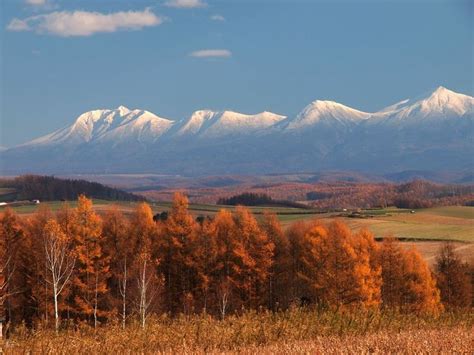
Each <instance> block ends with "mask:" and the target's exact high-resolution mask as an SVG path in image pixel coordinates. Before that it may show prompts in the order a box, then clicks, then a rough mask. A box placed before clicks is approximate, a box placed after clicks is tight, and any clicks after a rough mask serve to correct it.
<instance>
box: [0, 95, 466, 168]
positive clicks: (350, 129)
mask: <svg viewBox="0 0 474 355" xmlns="http://www.w3.org/2000/svg"><path fill="white" fill-rule="evenodd" d="M473 103H474V98H473V97H471V96H467V95H463V94H458V93H455V92H453V91H450V90H448V89H446V88H443V87H439V88H437V89H436V90H434V91H432V92H430V93H428V94H426V95H422V96H420V97H417V98H414V99H409V100H404V101H401V102H399V103H397V104H394V105H392V106H389V107H387V108H385V109H383V110H381V111H379V112H376V113H366V112H362V111H358V110H355V109H353V108H350V107H347V106H344V105H342V104H339V103H336V102H333V101H320V100H317V101H314V102H312V103H311V104H309V105H308V106H306V107H305V108H304V109H303V110H302V111H301V112H300V113H299V114H298V115H297V116H295V117H286V116H283V115H278V114H274V113H271V112H262V113H258V114H254V115H247V114H242V113H238V112H232V111H221V112H217V111H211V110H200V111H196V112H194V113H193V114H192V115H191V116H190V117H188V118H186V119H183V120H177V121H174V120H170V119H166V118H162V117H159V116H157V115H155V114H153V113H151V112H148V111H144V110H130V109H128V108H126V107H124V106H120V107H118V108H116V109H113V110H109V109H104V110H94V111H89V112H86V113H84V114H82V115H80V116H79V117H78V118H77V119H76V120H75V122H74V123H73V124H72V125H70V126H68V127H65V128H62V129H59V130H57V131H55V132H53V133H51V134H48V135H46V136H43V137H40V138H37V139H35V140H33V141H30V142H27V143H25V144H22V145H19V146H16V147H12V148H9V149H1V150H0V163H1V165H0V169H1V172H2V173H3V174H14V173H26V172H35V173H86V172H87V173H131V172H139V173H145V172H153V173H164V174H186V175H193V174H196V175H202V174H226V173H232V174H234V173H240V174H246V173H249V174H255V173H259V174H260V173H287V172H301V171H317V170H324V169H351V170H359V171H367V172H377V173H390V172H397V171H403V170H410V169H415V170H420V169H424V170H463V171H464V170H465V171H468V170H469V169H472V168H473V158H472V156H474V144H473V133H474V131H473V128H474V126H473V124H474V111H473Z"/></svg>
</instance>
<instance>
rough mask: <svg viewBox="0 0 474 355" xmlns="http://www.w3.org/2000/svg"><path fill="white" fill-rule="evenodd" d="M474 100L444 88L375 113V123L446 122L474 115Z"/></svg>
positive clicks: (441, 87) (373, 119)
mask: <svg viewBox="0 0 474 355" xmlns="http://www.w3.org/2000/svg"><path fill="white" fill-rule="evenodd" d="M473 105H474V98H473V97H471V96H468V95H464V94H459V93H457V92H454V91H451V90H449V89H446V88H445V87H443V86H439V87H437V88H436V89H435V90H432V91H429V92H428V93H425V94H423V95H420V96H417V97H415V98H413V99H407V100H403V101H401V102H399V103H397V104H395V105H391V106H389V107H386V108H385V109H383V110H381V111H379V112H377V113H375V114H374V115H373V117H371V119H370V121H372V122H373V123H377V122H380V121H381V120H387V119H389V120H390V121H391V122H392V124H396V123H397V122H414V123H416V122H420V121H422V120H426V119H433V120H444V119H449V118H452V117H462V116H464V115H471V114H472V113H473Z"/></svg>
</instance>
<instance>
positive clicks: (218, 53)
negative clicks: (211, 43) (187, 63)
mask: <svg viewBox="0 0 474 355" xmlns="http://www.w3.org/2000/svg"><path fill="white" fill-rule="evenodd" d="M189 55H190V56H191V57H196V58H229V57H232V52H231V51H229V50H227V49H201V50H199V51H194V52H191V53H189Z"/></svg>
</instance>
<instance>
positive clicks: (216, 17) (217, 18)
mask: <svg viewBox="0 0 474 355" xmlns="http://www.w3.org/2000/svg"><path fill="white" fill-rule="evenodd" d="M211 20H213V21H221V22H223V21H225V17H224V16H222V15H212V16H211Z"/></svg>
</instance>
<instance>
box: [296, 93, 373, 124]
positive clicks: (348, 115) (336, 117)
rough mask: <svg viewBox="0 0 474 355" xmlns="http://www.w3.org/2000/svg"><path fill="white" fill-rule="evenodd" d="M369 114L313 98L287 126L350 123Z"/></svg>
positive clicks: (363, 118)
mask: <svg viewBox="0 0 474 355" xmlns="http://www.w3.org/2000/svg"><path fill="white" fill-rule="evenodd" d="M369 115H370V114H369V113H367V112H362V111H359V110H356V109H353V108H351V107H348V106H345V105H343V104H340V103H338V102H335V101H329V100H315V101H313V102H312V103H310V104H309V105H308V106H306V107H305V108H304V109H303V111H301V112H300V113H299V114H298V115H297V116H296V118H295V119H293V120H291V121H290V122H289V123H288V125H287V128H288V129H290V130H297V129H302V128H306V127H309V126H313V125H315V124H325V125H331V124H333V123H339V124H343V125H350V124H354V123H356V122H359V121H361V120H365V119H367V117H368V116H369Z"/></svg>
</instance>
